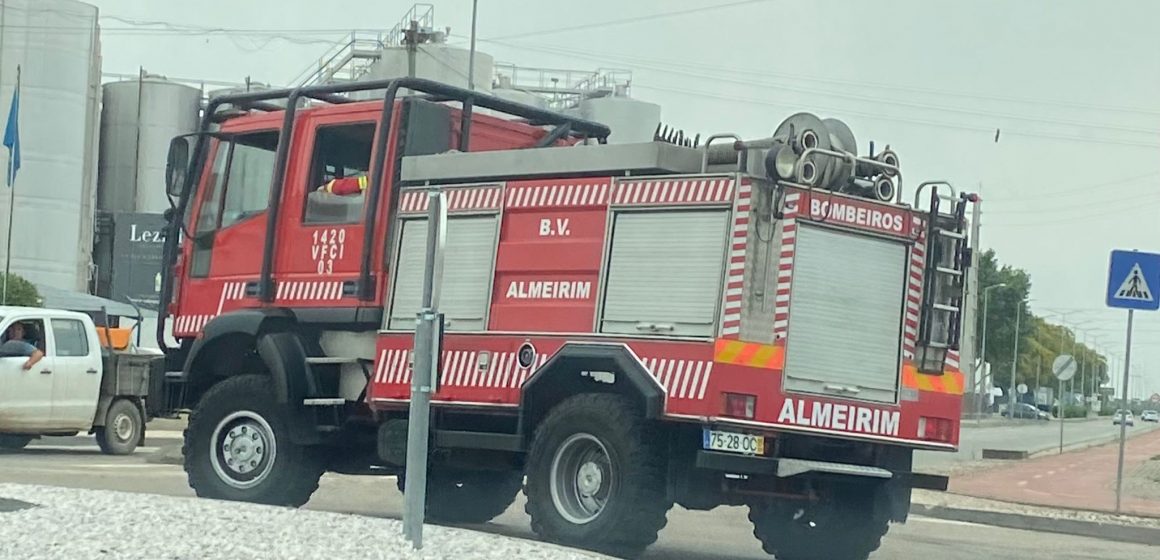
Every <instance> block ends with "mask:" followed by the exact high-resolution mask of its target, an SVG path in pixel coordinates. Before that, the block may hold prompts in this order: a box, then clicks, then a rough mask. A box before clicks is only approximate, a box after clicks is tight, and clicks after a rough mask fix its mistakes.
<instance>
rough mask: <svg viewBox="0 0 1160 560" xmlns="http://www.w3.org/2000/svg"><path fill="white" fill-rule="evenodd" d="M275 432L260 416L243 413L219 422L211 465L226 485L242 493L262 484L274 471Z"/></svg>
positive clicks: (214, 433)
mask: <svg viewBox="0 0 1160 560" xmlns="http://www.w3.org/2000/svg"><path fill="white" fill-rule="evenodd" d="M277 451H278V446H277V443H276V442H275V440H274V430H273V429H272V428H270V424H269V423H268V422H266V419H265V418H262V416H261V415H259V414H258V413H256V412H251V411H248V410H240V411H237V412H234V413H232V414H230V415H229V416H226V417H225V418H223V419H222V420H221V422H218V425H217V428H215V429H214V432H213V437H212V438H210V462H211V463H212V464H213V470H214V472H215V473H216V474H217V476H218V478H220V479H221V481H222V482H224V483H226V484H228V485H230V486H232V487H234V488H238V489H247V488H253V487H254V486H257V485H259V484H261V483H262V481H263V480H265V479H266V477H268V476H270V472H271V471H272V470H273V467H274V458H275V456H276V455H277Z"/></svg>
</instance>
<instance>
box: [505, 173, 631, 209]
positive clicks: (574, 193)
mask: <svg viewBox="0 0 1160 560" xmlns="http://www.w3.org/2000/svg"><path fill="white" fill-rule="evenodd" d="M578 181H580V180H578ZM609 190H610V181H609V180H607V179H605V180H584V181H580V182H577V183H574V184H555V185H510V186H508V188H507V197H506V201H505V203H504V204H505V206H506V207H507V208H542V207H550V208H569V207H582V206H604V205H606V204H608V192H609Z"/></svg>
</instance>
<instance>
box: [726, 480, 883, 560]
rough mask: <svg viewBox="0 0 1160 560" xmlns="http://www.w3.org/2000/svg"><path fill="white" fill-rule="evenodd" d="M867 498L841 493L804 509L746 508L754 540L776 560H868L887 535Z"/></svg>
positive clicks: (778, 505) (781, 505)
mask: <svg viewBox="0 0 1160 560" xmlns="http://www.w3.org/2000/svg"><path fill="white" fill-rule="evenodd" d="M871 496H872V493H870V492H842V493H838V494H831V495H829V496H825V497H823V499H822V501H821V502H818V503H815V504H804V503H795V502H787V501H778V502H773V503H768V504H755V505H751V506H749V521H750V522H752V523H753V535H754V536H755V537H757V539H758V540H760V541H761V545H762V548H763V549H764V550H765V552H767V553H769V554H772V555H774V557H775V558H777V560H866V559H867V558H869V556H870V553H872V552H874V551H875V550H878V546H879V545H881V544H882V537H883V536H884V535H885V534H886V532H887V531H888V530H889V528H890V527H889V520H888V519H886V518H885V517H884V516H882V515H879V514H878V513H876V512H877V509H876V508H875V507H874V502H873V499H872V498H871Z"/></svg>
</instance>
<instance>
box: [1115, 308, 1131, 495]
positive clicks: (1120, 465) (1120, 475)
mask: <svg viewBox="0 0 1160 560" xmlns="http://www.w3.org/2000/svg"><path fill="white" fill-rule="evenodd" d="M1134 312H1135V310H1133V309H1129V310H1128V334H1127V339H1128V340H1127V342H1126V343H1125V345H1124V387H1123V395H1124V396H1123V399H1124V409H1125V410H1127V409H1128V372H1129V371H1131V369H1130V364H1131V363H1132V315H1133V314H1134ZM1127 438H1128V423H1127V422H1125V421H1123V419H1121V420H1120V458H1119V460H1117V462H1116V513H1120V501H1121V499H1122V497H1123V492H1124V444H1125V443H1126V442H1127Z"/></svg>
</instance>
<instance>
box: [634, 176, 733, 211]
mask: <svg viewBox="0 0 1160 560" xmlns="http://www.w3.org/2000/svg"><path fill="white" fill-rule="evenodd" d="M735 183H736V181H735V180H734V179H733V178H732V177H707V178H698V179H641V180H637V179H629V180H621V181H617V182H616V189H615V191H614V192H613V195H612V204H614V205H616V206H644V205H673V204H678V205H681V204H712V203H724V202H731V201H732V200H733V187H734V184H735Z"/></svg>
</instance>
